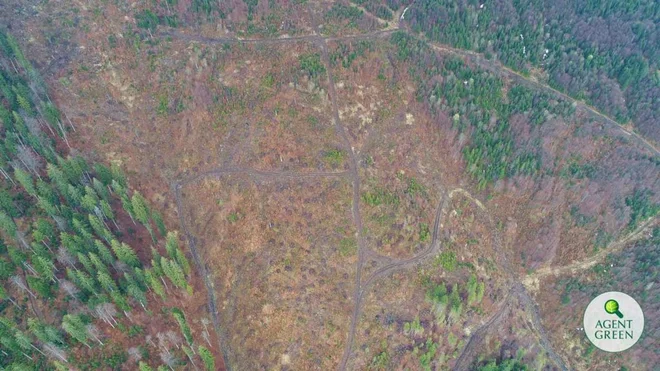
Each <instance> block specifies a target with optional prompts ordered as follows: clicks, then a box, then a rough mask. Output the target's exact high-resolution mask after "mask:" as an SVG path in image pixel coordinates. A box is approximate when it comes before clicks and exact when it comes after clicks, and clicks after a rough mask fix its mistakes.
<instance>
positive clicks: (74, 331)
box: [62, 314, 91, 348]
mask: <svg viewBox="0 0 660 371" xmlns="http://www.w3.org/2000/svg"><path fill="white" fill-rule="evenodd" d="M62 328H63V329H64V331H66V333H67V334H69V336H71V337H72V338H74V339H76V340H77V341H78V342H79V343H81V344H85V345H86V346H87V347H88V348H91V346H89V344H87V329H86V325H85V323H84V322H83V321H82V319H81V318H80V316H78V315H72V314H66V315H64V317H63V318H62Z"/></svg>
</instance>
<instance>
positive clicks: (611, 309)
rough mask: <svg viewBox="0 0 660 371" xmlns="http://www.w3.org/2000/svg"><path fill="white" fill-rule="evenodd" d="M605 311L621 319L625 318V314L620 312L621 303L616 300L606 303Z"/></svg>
mask: <svg viewBox="0 0 660 371" xmlns="http://www.w3.org/2000/svg"><path fill="white" fill-rule="evenodd" d="M605 311H606V312H607V313H609V314H616V316H617V317H619V318H623V313H621V312H619V303H618V302H617V301H616V300H613V299H610V300H608V301H606V302H605Z"/></svg>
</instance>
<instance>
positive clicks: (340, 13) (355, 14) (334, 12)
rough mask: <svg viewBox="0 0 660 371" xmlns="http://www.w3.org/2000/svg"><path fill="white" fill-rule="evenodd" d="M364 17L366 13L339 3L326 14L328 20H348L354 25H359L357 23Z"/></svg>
mask: <svg viewBox="0 0 660 371" xmlns="http://www.w3.org/2000/svg"><path fill="white" fill-rule="evenodd" d="M363 16H364V12H363V11H362V10H360V9H358V8H356V7H354V6H348V5H344V4H342V3H338V2H337V3H334V4H333V5H332V8H330V10H329V11H328V12H327V13H325V19H326V20H334V19H339V20H348V21H350V22H351V23H352V24H357V23H356V22H357V21H359V20H360V19H361V18H362V17H363Z"/></svg>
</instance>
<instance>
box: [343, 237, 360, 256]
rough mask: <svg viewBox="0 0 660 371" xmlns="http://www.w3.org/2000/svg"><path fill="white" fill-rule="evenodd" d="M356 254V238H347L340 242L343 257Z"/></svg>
mask: <svg viewBox="0 0 660 371" xmlns="http://www.w3.org/2000/svg"><path fill="white" fill-rule="evenodd" d="M356 252H357V240H355V238H354V237H346V238H343V239H342V240H341V241H340V242H339V253H340V254H341V255H342V256H350V255H354V254H355V253H356Z"/></svg>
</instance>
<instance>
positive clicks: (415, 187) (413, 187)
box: [405, 177, 426, 197]
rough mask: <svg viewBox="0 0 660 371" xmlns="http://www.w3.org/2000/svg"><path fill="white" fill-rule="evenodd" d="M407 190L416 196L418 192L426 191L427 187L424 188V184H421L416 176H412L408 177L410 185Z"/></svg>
mask: <svg viewBox="0 0 660 371" xmlns="http://www.w3.org/2000/svg"><path fill="white" fill-rule="evenodd" d="M405 192H406V193H407V194H409V195H411V196H413V197H415V195H417V194H419V193H424V192H426V189H425V188H424V186H423V185H421V184H420V183H419V182H418V181H417V179H415V178H414V177H410V178H408V187H407V188H406V191H405Z"/></svg>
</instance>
